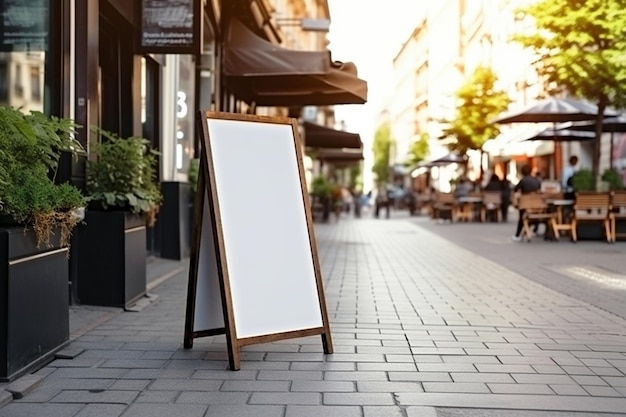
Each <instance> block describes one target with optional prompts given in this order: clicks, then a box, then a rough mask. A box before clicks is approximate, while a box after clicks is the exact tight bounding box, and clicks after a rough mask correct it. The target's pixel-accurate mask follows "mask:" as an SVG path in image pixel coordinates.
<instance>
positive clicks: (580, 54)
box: [514, 0, 626, 177]
mask: <svg viewBox="0 0 626 417" xmlns="http://www.w3.org/2000/svg"><path fill="white" fill-rule="evenodd" d="M625 9H626V1H625V0H584V1H583V0H541V1H538V2H536V3H535V4H533V5H530V6H528V7H526V8H523V9H520V10H519V12H520V13H523V14H525V15H528V16H531V17H532V18H533V19H534V21H535V26H536V31H535V32H534V33H530V34H518V35H516V36H515V37H514V39H515V40H516V41H518V42H520V43H521V44H522V45H524V46H525V47H529V48H532V49H533V50H534V51H535V52H536V53H537V54H538V55H539V59H538V62H537V70H538V71H539V74H540V75H541V76H543V77H544V78H545V81H546V84H547V88H548V91H549V92H550V93H556V92H559V91H562V90H565V91H568V92H569V93H570V94H572V95H574V96H576V97H581V98H585V99H588V100H590V101H593V102H594V103H596V104H597V106H598V117H597V119H596V122H597V126H596V138H597V139H599V138H600V135H601V123H602V114H603V113H604V111H605V109H606V107H607V106H610V105H613V106H615V107H618V108H624V107H626V65H625V64H624V63H625V62H626V61H625V58H624V51H626V13H625V12H624V10H625ZM595 142H596V146H595V150H594V158H593V168H592V172H593V175H594V177H597V175H598V166H599V160H600V141H599V140H596V141H595Z"/></svg>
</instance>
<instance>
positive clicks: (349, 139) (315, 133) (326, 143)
mask: <svg viewBox="0 0 626 417" xmlns="http://www.w3.org/2000/svg"><path fill="white" fill-rule="evenodd" d="M302 126H303V127H304V144H305V146H308V147H311V148H355V149H360V148H361V147H362V146H363V143H362V142H361V136H360V135H359V134H358V133H350V132H345V131H343V130H335V129H331V128H330V127H326V126H321V125H318V124H315V123H311V122H306V121H305V122H303V123H302Z"/></svg>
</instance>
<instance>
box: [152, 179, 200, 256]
mask: <svg viewBox="0 0 626 417" xmlns="http://www.w3.org/2000/svg"><path fill="white" fill-rule="evenodd" d="M161 192H162V193H163V205H162V206H161V209H160V210H159V217H158V219H157V223H156V225H155V228H156V229H157V230H158V233H159V237H160V238H159V244H160V248H161V250H160V254H161V258H165V259H175V260H181V259H184V258H187V257H189V254H190V252H191V220H192V216H191V213H193V201H192V192H191V185H190V184H189V183H188V182H177V181H164V182H162V183H161Z"/></svg>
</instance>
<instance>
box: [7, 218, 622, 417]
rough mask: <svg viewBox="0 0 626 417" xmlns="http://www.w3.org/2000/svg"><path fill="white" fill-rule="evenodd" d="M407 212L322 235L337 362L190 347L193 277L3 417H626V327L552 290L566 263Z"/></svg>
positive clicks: (49, 374)
mask: <svg viewBox="0 0 626 417" xmlns="http://www.w3.org/2000/svg"><path fill="white" fill-rule="evenodd" d="M393 217H394V216H393V215H392V219H391V220H386V219H380V220H374V219H370V218H363V219H359V220H353V219H341V220H340V221H339V222H337V223H331V224H316V226H315V230H316V238H317V241H318V246H319V255H320V260H321V263H322V276H323V278H324V286H325V293H326V300H327V308H328V313H329V316H330V321H331V330H332V336H333V343H334V348H335V353H333V354H331V355H324V354H323V352H322V345H321V338H320V337H319V336H315V337H308V338H302V339H292V340H285V341H280V342H275V343H269V344H259V345H252V346H246V347H244V348H243V349H242V362H241V370H240V371H236V372H233V371H230V370H228V355H227V349H226V343H225V339H224V337H223V336H216V337H210V338H200V339H196V340H195V342H194V347H193V348H192V349H190V350H185V349H183V348H182V337H183V323H184V313H185V301H186V286H187V275H186V271H182V272H179V273H177V274H176V275H174V276H173V277H172V278H170V279H168V280H167V281H165V282H163V283H162V284H161V285H160V286H158V287H157V288H155V289H154V290H153V292H154V293H156V294H157V295H158V298H157V299H156V300H155V301H154V302H153V303H151V304H150V305H148V306H147V307H145V308H144V309H142V310H141V311H138V312H120V313H118V314H116V315H114V317H112V318H110V319H109V320H107V321H105V322H103V323H100V324H98V325H96V326H94V327H93V328H92V329H91V330H89V331H87V332H86V333H84V334H82V335H81V336H80V337H78V338H76V339H75V340H74V341H73V342H72V343H71V344H70V346H69V349H71V351H73V352H74V353H75V356H74V355H72V356H73V358H72V359H57V360H55V361H53V362H51V363H50V364H48V365H47V366H46V367H44V368H42V369H41V370H39V371H38V372H36V373H35V376H40V377H41V381H40V382H39V383H38V384H37V385H36V386H35V387H34V388H33V389H32V390H30V391H29V392H26V393H25V394H24V396H23V398H21V399H14V400H13V401H10V402H9V403H8V404H6V405H4V407H1V408H0V417H18V416H19V417H23V416H48V417H55V416H63V417H88V416H103V417H108V416H111V417H119V416H122V417H141V416H146V417H148V416H149V417H160V416H168V417H169V416H177V417H178V416H179V417H193V416H198V417H202V416H237V417H246V416H254V417H266V416H267V417H296V416H297V417H307V416H325V417H333V416H341V417H351V416H355V417H377V416H385V417H395V416H399V417H417V416H423V417H430V416H437V415H439V416H457V415H458V416H460V415H485V416H487V415H489V416H495V415H502V416H517V415H520V416H521V415H524V416H531V415H535V414H534V413H535V412H534V411H531V410H543V412H554V413H553V414H550V415H553V416H557V415H559V416H561V415H563V416H564V415H572V413H573V412H580V413H584V414H577V415H579V416H582V415H594V416H599V415H605V414H601V413H607V414H606V415H613V416H615V415H626V319H624V318H623V317H622V316H620V315H619V314H616V313H614V312H611V311H610V309H602V308H599V307H597V306H595V305H593V304H591V303H587V302H584V301H581V300H579V299H577V298H573V297H572V296H570V295H566V294H563V293H560V292H557V291H555V290H553V289H551V288H548V287H547V286H545V285H543V284H542V283H541V279H547V278H548V277H550V276H551V274H557V272H554V271H553V270H549V269H545V268H542V269H541V271H542V274H543V277H539V278H536V277H534V279H529V278H528V277H526V276H524V274H522V273H520V268H514V267H511V266H510V265H508V263H509V262H513V261H511V260H510V258H514V257H515V256H517V255H515V254H516V253H518V252H519V250H520V248H519V247H517V246H514V245H520V244H519V243H517V244H514V243H511V242H509V241H508V240H506V239H504V238H503V239H500V238H498V240H492V241H491V242H487V243H488V244H491V245H493V246H494V247H497V248H498V251H500V252H502V253H503V251H505V250H506V248H508V251H509V256H510V258H508V259H509V260H507V261H505V262H496V260H494V259H492V258H491V257H489V256H483V255H480V254H478V253H477V251H476V250H470V248H472V247H474V246H477V245H478V246H480V247H482V248H484V247H485V245H486V244H487V243H485V240H484V239H483V240H481V238H480V237H476V242H475V244H473V243H472V241H471V238H472V236H471V235H470V236H467V235H464V236H465V237H464V238H459V241H458V242H456V241H455V240H454V239H452V238H450V236H446V237H442V236H444V235H445V234H446V233H458V231H459V230H461V228H460V227H459V228H457V229H456V231H453V229H452V228H449V229H447V230H445V229H443V228H441V229H440V230H441V231H442V233H441V234H440V233H438V231H437V230H435V227H437V225H433V224H432V223H430V222H429V221H428V220H424V219H418V220H414V219H408V218H406V217H404V218H396V219H393ZM440 226H442V227H457V226H463V225H440ZM488 226H489V225H482V227H488ZM504 226H508V227H509V228H510V229H512V228H513V227H514V225H512V223H509V224H508V225H504ZM463 227H465V226H463ZM496 227H501V229H499V230H502V231H504V228H502V226H496ZM466 230H468V229H466ZM476 230H477V229H476ZM494 230H495V229H494ZM507 236H508V235H507ZM463 239H468V240H467V241H464V240H463ZM589 243H592V242H589ZM593 243H595V244H596V245H598V244H601V243H599V242H593ZM567 244H569V243H565V242H559V243H554V242H552V246H549V245H548V244H547V243H543V242H541V243H539V242H537V244H536V245H535V242H532V243H531V244H530V245H535V246H534V247H533V249H532V250H537V248H541V247H543V251H544V252H545V251H547V250H551V249H549V248H555V249H554V250H557V251H561V250H563V249H562V247H560V246H563V245H567ZM481 245H482V246H481ZM540 245H543V246H540ZM555 245H560V246H558V247H557V246H555ZM625 245H626V243H624V242H618V243H616V244H615V245H612V248H611V251H613V252H615V251H617V252H618V254H617V255H615V254H614V255H615V256H621V253H623V252H624V250H625ZM522 248H523V247H522ZM479 249H480V248H479ZM522 250H525V249H522ZM478 252H480V251H478ZM500 252H499V253H498V255H502V253H500ZM599 256H600V255H599ZM602 256H604V255H602ZM623 259H624V257H622V259H621V260H620V261H617V262H624V261H623ZM622 265H624V264H622ZM537 268H540V266H538V265H535V266H532V268H531V270H532V271H535V270H538V269H537ZM521 272H523V269H521ZM618 272H619V271H618ZM615 291H616V290H614V291H613V292H615ZM623 294H624V292H623V291H622V292H621V294H620V295H621V297H622V298H621V299H622V300H623ZM277 296H280V295H277ZM283 296H288V294H284V295H283ZM610 303H613V304H615V305H616V304H617V303H616V302H615V301H610ZM594 304H595V303H594ZM616 308H618V307H617V306H616ZM4 392H6V391H4ZM2 398H3V397H0V401H1V400H2ZM461 409H462V410H461ZM468 409H475V410H474V411H472V410H468ZM489 409H493V410H495V411H493V412H494V413H495V414H489V413H490V411H489ZM503 409H508V410H509V411H506V412H505V411H503ZM478 410H482V411H481V412H482V413H486V414H473V413H474V412H478ZM516 410H517V411H516ZM519 410H528V411H525V412H524V413H522V414H516V413H517V412H519ZM498 412H500V413H501V414H498ZM556 412H559V413H556ZM562 413H564V414H562ZM590 413H591V414H590ZM536 415H538V416H539V415H544V414H536Z"/></svg>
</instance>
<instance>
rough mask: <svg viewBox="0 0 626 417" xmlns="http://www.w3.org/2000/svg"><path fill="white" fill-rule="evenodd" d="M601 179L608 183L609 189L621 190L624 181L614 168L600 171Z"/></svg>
mask: <svg viewBox="0 0 626 417" xmlns="http://www.w3.org/2000/svg"><path fill="white" fill-rule="evenodd" d="M602 181H604V182H605V183H607V184H608V187H609V190H611V191H615V190H623V189H624V181H623V180H622V176H621V174H620V173H619V171H618V170H617V169H615V168H607V169H605V170H604V172H603V173H602Z"/></svg>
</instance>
